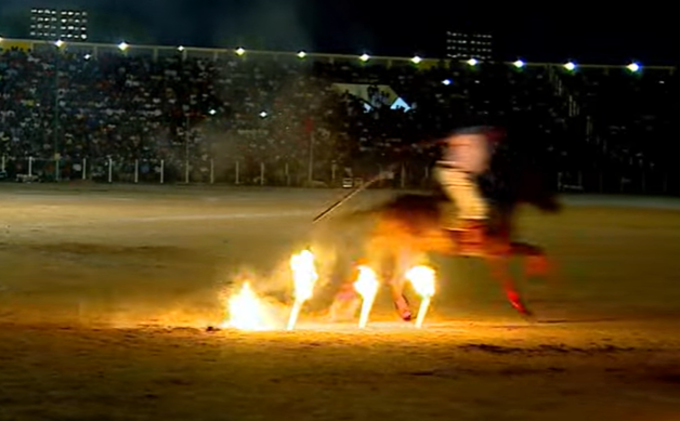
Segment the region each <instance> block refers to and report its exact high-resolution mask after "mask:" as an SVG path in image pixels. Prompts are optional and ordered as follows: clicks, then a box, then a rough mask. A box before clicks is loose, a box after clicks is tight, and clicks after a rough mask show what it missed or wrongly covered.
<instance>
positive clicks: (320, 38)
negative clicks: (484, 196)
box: [0, 0, 678, 64]
mask: <svg viewBox="0 0 680 421" xmlns="http://www.w3.org/2000/svg"><path fill="white" fill-rule="evenodd" d="M506 3H513V4H512V5H509V4H508V5H503V6H500V7H498V6H494V7H490V6H489V5H488V4H487V3H484V2H479V1H478V2H442V1H441V0H439V1H435V0H419V1H412V2H402V3H401V4H403V5H404V6H398V4H397V3H396V2H389V3H386V2H381V3H380V4H379V3H377V2H374V3H371V2H370V1H369V0H363V1H360V0H325V1H323V0H221V1H220V0H70V1H56V0H36V1H35V2H30V0H0V18H1V17H5V18H6V17H7V16H11V15H13V14H16V13H17V12H18V11H19V12H20V11H22V10H27V9H28V8H29V7H30V6H31V5H35V6H52V7H59V6H60V5H61V6H67V7H68V6H72V7H81V8H84V9H86V10H89V11H91V12H93V13H95V14H97V15H98V19H96V20H95V22H94V23H97V22H98V24H99V25H100V26H102V30H103V27H104V26H106V31H104V32H105V33H104V34H103V35H100V36H106V37H109V38H115V37H120V38H126V40H129V41H130V42H134V41H135V40H134V39H132V38H135V37H138V38H140V39H141V38H146V39H145V40H155V41H157V42H161V43H166V44H177V45H179V44H183V45H201V46H229V47H232V46H235V45H238V44H241V43H243V44H245V46H246V47H267V48H272V49H289V50H293V49H295V50H297V49H300V48H304V49H307V50H310V51H311V50H314V51H325V52H346V53H361V52H363V51H364V50H366V51H368V52H370V53H372V54H374V55H412V54H414V53H419V54H422V55H424V56H439V55H440V54H441V51H442V49H443V45H444V43H443V40H444V33H445V31H446V29H456V28H463V29H464V28H469V29H473V30H474V29H479V30H490V31H493V33H494V34H495V37H496V40H497V43H498V49H499V51H500V52H501V54H502V55H503V56H504V58H508V59H514V58H515V57H516V56H521V57H522V58H524V59H526V60H528V61H530V60H534V61H536V60H559V61H562V60H564V59H566V58H572V59H574V60H578V61H580V62H601V63H609V62H619V61H627V60H629V59H631V58H634V59H638V60H641V61H643V62H644V63H649V64H652V63H654V64H674V63H675V61H676V59H675V54H674V51H676V50H677V46H678V42H677V40H676V38H677V37H676V36H673V35H672V34H673V33H675V30H674V28H673V26H674V23H675V22H674V19H673V17H672V16H673V15H674V13H673V12H672V11H671V10H669V9H668V7H666V8H659V7H651V5H650V4H649V3H645V4H640V3H633V5H634V6H635V7H624V6H621V7H616V8H615V9H611V8H607V7H597V8H596V9H595V8H593V7H585V6H583V7H581V6H579V5H578V4H576V3H573V2H540V3H536V2H534V3H533V4H542V5H544V7H543V8H536V7H529V6H524V5H523V4H522V2H506ZM489 4H491V3H489ZM527 4H528V3H527ZM591 4H592V3H591ZM667 4H668V3H667ZM386 5H393V6H391V7H387V6H386ZM560 5H563V6H564V7H563V8H562V9H560V8H559V7H558V6H560ZM406 6H408V7H406ZM97 12H99V13H97ZM94 23H93V24H94ZM93 29H94V32H96V31H97V28H93ZM100 32H101V31H100ZM114 32H120V34H114ZM0 34H2V35H4V36H12V34H7V33H5V31H3V28H0ZM111 41H113V40H111Z"/></svg>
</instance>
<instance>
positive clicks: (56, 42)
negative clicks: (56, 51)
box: [54, 39, 64, 48]
mask: <svg viewBox="0 0 680 421" xmlns="http://www.w3.org/2000/svg"><path fill="white" fill-rule="evenodd" d="M54 45H56V46H57V48H61V47H63V46H64V41H62V40H60V39H58V40H56V41H54Z"/></svg>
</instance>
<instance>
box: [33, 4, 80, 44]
mask: <svg viewBox="0 0 680 421" xmlns="http://www.w3.org/2000/svg"><path fill="white" fill-rule="evenodd" d="M87 28H88V20H87V12H85V11H83V10H70V9H62V10H57V9H50V8H37V7H35V8H33V9H31V31H30V35H31V38H38V39H50V40H59V39H60V40H63V41H87V37H88V30H87Z"/></svg>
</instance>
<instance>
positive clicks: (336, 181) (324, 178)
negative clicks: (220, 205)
mask: <svg viewBox="0 0 680 421" xmlns="http://www.w3.org/2000/svg"><path fill="white" fill-rule="evenodd" d="M384 169H385V168H384V167H383V166H381V165H377V164H376V165H361V166H359V165H357V166H355V167H354V168H352V167H345V166H340V165H337V164H330V165H328V164H326V163H316V164H315V165H314V167H313V168H311V170H310V168H309V163H308V162H304V163H301V162H275V163H266V162H258V161H256V160H248V159H241V160H239V159H212V158H206V159H202V158H196V159H193V160H188V161H183V160H163V159H116V158H110V157H108V158H83V159H78V160H68V159H64V160H54V159H43V158H33V157H26V158H15V157H8V156H2V157H0V179H4V180H5V181H19V182H59V181H77V180H89V181H95V182H102V183H144V184H178V183H184V184H191V183H200V184H233V185H251V186H253V185H260V186H290V187H302V186H308V187H309V186H311V187H340V186H343V185H344V186H347V185H348V183H349V184H350V185H355V184H356V183H357V182H361V181H362V180H365V179H368V178H371V177H374V176H375V175H376V174H378V173H380V172H382V171H383V170H384ZM429 174H430V172H429V168H428V166H426V165H420V164H413V165H407V164H403V165H401V167H399V168H398V170H397V171H396V172H395V174H394V177H392V178H391V179H388V180H384V181H383V182H382V184H380V183H379V186H383V187H396V188H408V187H425V186H426V185H427V183H428V182H429Z"/></svg>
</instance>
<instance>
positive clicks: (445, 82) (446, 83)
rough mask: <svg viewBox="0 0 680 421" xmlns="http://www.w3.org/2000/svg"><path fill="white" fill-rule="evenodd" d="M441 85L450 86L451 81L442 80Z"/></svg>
mask: <svg viewBox="0 0 680 421" xmlns="http://www.w3.org/2000/svg"><path fill="white" fill-rule="evenodd" d="M442 83H443V84H444V85H446V86H449V85H450V84H451V79H444V80H443V81H442Z"/></svg>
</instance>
